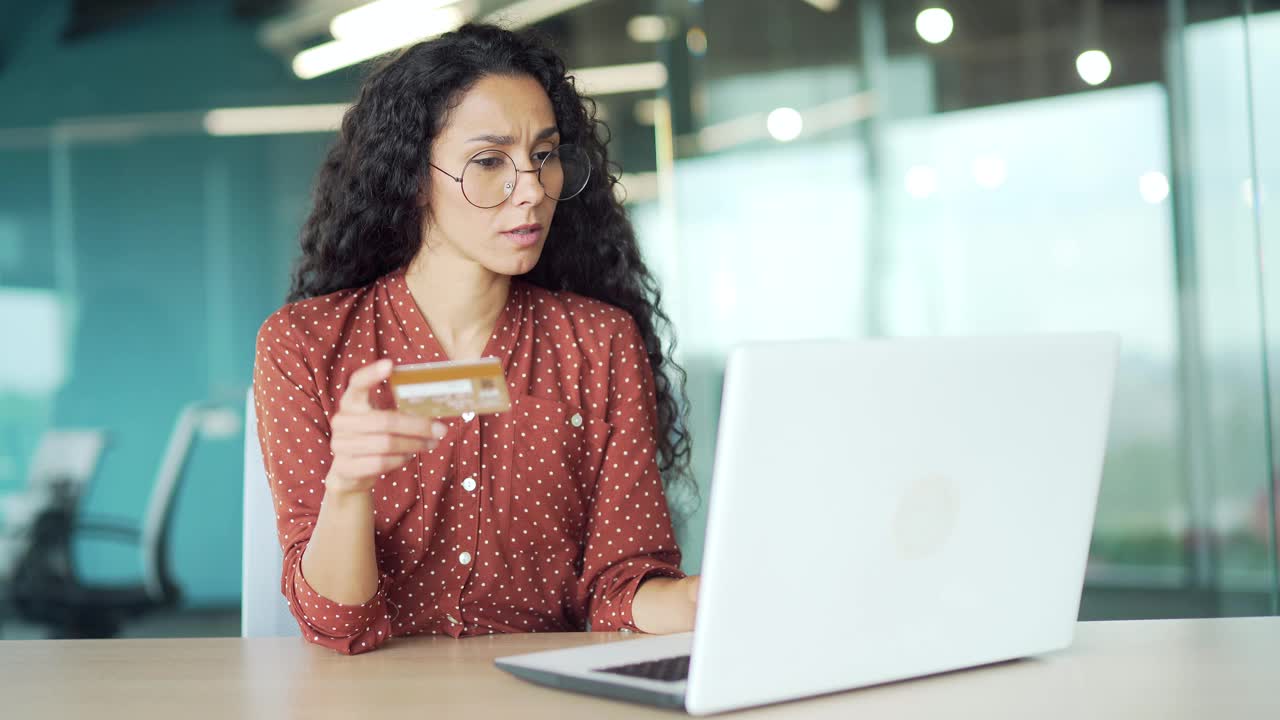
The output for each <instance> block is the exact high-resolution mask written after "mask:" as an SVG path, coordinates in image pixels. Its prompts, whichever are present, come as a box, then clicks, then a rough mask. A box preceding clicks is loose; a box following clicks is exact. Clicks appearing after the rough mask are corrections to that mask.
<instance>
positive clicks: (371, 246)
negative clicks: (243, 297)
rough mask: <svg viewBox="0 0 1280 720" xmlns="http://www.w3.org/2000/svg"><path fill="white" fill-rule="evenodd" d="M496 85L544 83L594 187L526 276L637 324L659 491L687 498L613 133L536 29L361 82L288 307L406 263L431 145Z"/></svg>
mask: <svg viewBox="0 0 1280 720" xmlns="http://www.w3.org/2000/svg"><path fill="white" fill-rule="evenodd" d="M492 75H508V76H510V75H527V76H530V77H532V78H534V79H535V80H537V81H538V82H539V83H541V85H542V87H543V88H544V89H545V90H546V91H547V95H548V96H549V97H550V99H551V105H552V107H553V109H554V111H555V116H556V122H557V125H558V127H559V130H560V135H561V138H562V142H565V143H573V144H575V145H578V146H580V147H583V148H585V149H586V150H587V152H588V154H589V156H590V157H591V159H592V167H591V177H592V178H599V179H601V181H596V180H593V181H592V182H591V183H589V184H588V185H587V187H586V189H585V190H584V191H583V192H582V193H581V194H580V195H579V196H577V197H576V198H574V199H573V200H571V201H569V202H565V203H562V204H561V205H560V206H559V207H557V208H556V214H555V222H553V223H552V225H551V230H550V232H549V234H548V237H547V241H546V244H545V248H544V250H543V252H542V256H541V258H540V259H539V260H538V264H537V265H536V266H535V267H534V268H533V270H531V271H530V272H529V273H527V274H526V275H524V276H523V279H524V280H526V281H528V282H530V283H533V284H535V285H539V286H541V287H544V288H546V289H548V290H552V291H560V290H565V291H570V292H574V293H578V294H580V295H585V296H587V297H591V298H595V299H597V300H601V301H604V302H606V303H609V304H610V305H614V306H616V307H619V308H621V309H623V310H625V311H627V312H628V313H630V314H631V317H633V318H635V321H636V324H637V325H638V326H639V328H640V333H641V335H643V337H644V343H645V350H646V352H647V353H648V356H649V365H650V367H651V368H652V369H653V376H654V380H655V383H656V391H657V397H658V428H657V431H658V464H659V468H660V470H661V472H662V476H663V484H664V487H665V488H666V489H667V490H668V491H670V490H672V489H680V490H685V491H687V490H691V489H692V490H693V494H694V495H695V496H696V494H697V493H696V486H695V485H693V483H692V482H691V480H692V478H691V477H690V473H689V460H690V442H689V431H688V422H687V417H688V416H687V406H688V404H687V401H686V395H685V381H686V374H685V372H684V370H683V369H682V368H680V366H679V365H677V364H676V363H675V362H674V361H673V360H672V359H671V355H670V352H671V348H668V349H667V350H665V351H664V349H663V344H662V340H661V338H660V337H659V332H660V331H666V332H667V333H668V335H669V336H670V337H672V347H674V335H671V334H670V330H671V322H670V319H669V318H668V317H667V315H666V314H665V313H664V312H663V310H662V306H661V296H662V294H661V292H660V290H659V288H658V284H657V282H656V280H655V279H654V277H653V275H652V274H651V273H650V272H649V269H648V268H647V267H646V266H645V264H644V261H643V260H642V259H641V256H640V248H639V246H638V244H637V242H636V236H635V231H634V229H633V228H632V226H631V222H630V220H629V219H628V217H627V214H626V211H625V210H624V209H623V207H622V204H621V202H619V200H618V199H617V197H616V196H615V195H614V185H616V184H617V182H618V178H617V175H616V174H615V172H614V170H615V169H616V168H615V166H614V165H613V164H612V163H610V161H609V159H608V153H607V151H606V146H607V145H608V142H609V130H608V127H607V126H606V125H605V124H604V123H603V122H602V121H600V120H597V119H596V104H595V102H594V101H593V100H591V99H590V98H585V97H583V96H582V95H580V94H579V93H578V90H577V89H576V88H575V86H574V79H573V77H572V76H570V75H567V74H566V71H565V65H564V62H563V61H562V60H561V59H560V57H559V56H558V55H557V54H556V52H555V51H554V50H553V49H552V48H551V47H550V44H549V43H548V42H547V41H546V40H544V39H543V38H542V37H541V36H539V35H538V34H536V33H534V32H532V31H520V32H515V31H511V30H507V29H504V28H500V27H496V26H493V25H480V24H468V25H464V26H463V27H461V28H459V29H458V30H456V31H454V32H450V33H447V34H445V35H442V36H440V37H438V38H435V39H433V40H429V41H426V42H421V43H418V44H416V45H413V46H411V47H409V48H406V49H405V50H403V51H401V52H399V53H398V54H396V55H394V56H392V57H390V58H389V59H388V60H386V61H385V62H383V63H382V64H380V65H379V66H378V67H376V68H375V69H374V70H373V71H372V72H371V73H370V74H369V76H368V77H367V78H366V80H365V82H364V85H363V86H362V87H361V89H360V93H359V97H358V98H357V99H356V102H355V104H353V105H352V107H351V108H350V109H349V110H348V111H347V113H346V115H345V116H344V117H343V120H342V128H341V131H340V134H339V137H338V139H337V141H336V142H335V144H334V146H333V148H332V149H331V150H330V151H329V155H328V157H327V158H326V160H325V162H324V165H323V166H322V167H321V169H320V172H319V177H318V179H317V181H316V188H315V205H314V207H313V208H312V210H311V214H310V216H309V217H308V218H307V221H306V223H305V225H304V226H303V228H302V242H301V244H302V257H301V259H300V260H299V261H298V264H297V266H296V267H295V269H294V273H293V282H292V286H291V288H290V290H289V301H290V302H293V301H296V300H300V299H304V298H310V297H315V296H317V295H325V294H328V293H331V292H335V291H338V290H345V289H348V288H356V287H364V286H366V285H368V284H370V283H372V282H373V281H375V280H377V279H378V278H380V277H382V276H383V275H386V274H387V273H389V272H392V271H394V270H397V269H399V268H402V267H405V266H407V265H408V264H409V262H410V261H411V260H412V259H413V257H414V256H415V255H416V254H417V253H418V250H419V248H420V246H421V244H422V237H421V228H422V220H423V217H422V213H423V211H422V209H421V207H420V206H419V198H420V195H421V191H422V188H424V187H426V183H428V182H429V179H430V175H429V173H428V171H427V168H428V167H429V165H428V163H429V162H430V160H431V157H430V150H431V145H432V141H433V140H434V139H435V137H436V136H437V134H439V133H440V132H441V130H442V129H443V126H444V124H445V122H446V119H447V117H448V114H449V110H450V109H451V108H452V107H453V106H454V105H456V103H457V102H458V100H459V99H460V97H461V96H462V95H463V94H465V93H466V92H467V91H468V90H469V89H470V88H471V87H472V86H473V85H474V84H475V83H476V82H477V81H479V80H480V79H481V78H484V77H486V76H492ZM676 486H678V488H677V487H676ZM669 494H670V493H669Z"/></svg>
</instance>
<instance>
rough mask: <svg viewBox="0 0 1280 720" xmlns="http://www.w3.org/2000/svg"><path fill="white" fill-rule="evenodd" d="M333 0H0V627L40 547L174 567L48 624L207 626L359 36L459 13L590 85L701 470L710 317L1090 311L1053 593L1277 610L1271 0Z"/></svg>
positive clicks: (892, 322)
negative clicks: (1078, 568) (1101, 393)
mask: <svg viewBox="0 0 1280 720" xmlns="http://www.w3.org/2000/svg"><path fill="white" fill-rule="evenodd" d="M362 5H364V3H362V2H359V1H357V0H293V1H290V0H186V1H182V0H54V1H51V2H41V3H35V2H19V1H18V0H0V509H2V510H3V511H4V513H3V515H0V523H4V525H2V526H0V539H2V544H0V555H2V557H0V571H3V573H4V579H3V580H0V586H3V588H4V593H5V596H6V597H7V598H9V599H10V600H11V601H10V602H7V603H5V604H4V607H5V608H6V609H5V611H4V612H3V615H2V616H0V637H39V636H43V635H47V634H50V633H53V634H58V633H61V634H67V633H68V632H69V631H68V628H67V626H66V622H65V621H63V622H62V624H61V626H60V625H59V621H58V620H57V619H56V618H54V619H50V618H49V617H47V615H49V613H48V612H46V613H45V615H46V617H34V618H33V617H31V608H30V607H29V606H30V605H31V603H33V602H38V601H39V598H35V599H33V598H32V597H30V596H26V597H23V593H22V587H21V583H22V582H41V583H47V582H55V583H56V582H64V581H65V577H69V576H71V575H74V577H75V578H77V580H76V586H75V587H78V588H80V589H79V590H68V592H82V591H83V592H87V593H89V594H90V595H92V594H93V593H94V592H98V593H107V594H109V592H115V593H117V595H118V597H116V598H115V599H116V600H119V601H120V602H124V603H128V602H130V601H138V598H139V597H142V598H143V599H145V598H155V597H166V598H178V600H177V602H176V605H175V606H174V607H173V608H171V609H163V610H156V611H154V612H142V611H141V610H146V608H142V609H141V610H140V612H139V613H138V615H137V617H136V619H135V620H132V621H129V622H126V623H123V624H122V625H121V626H119V627H112V628H93V627H81V628H78V629H75V628H73V629H72V630H71V632H77V631H78V632H85V633H89V634H92V633H94V632H95V631H109V632H110V633H116V632H118V633H121V634H124V635H135V636H136V635H202V634H236V633H237V632H238V629H239V628H238V622H239V615H238V607H239V604H240V598H241V576H240V572H241V562H240V557H241V556H240V539H241V532H242V517H241V515H242V511H241V497H242V495H241V489H242V458H243V454H242V453H243V449H244V447H243V444H244V443H243V420H244V418H243V412H244V397H245V392H246V390H247V388H248V384H249V382H250V375H251V367H252V362H253V342H254V335H255V332H256V330H257V328H258V325H259V324H260V322H261V321H262V320H263V319H264V318H265V317H266V316H267V315H268V314H269V313H270V312H272V311H273V310H274V309H276V308H277V307H278V306H279V305H280V304H281V303H282V301H283V296H284V293H285V290H286V286H287V282H288V274H289V269H290V264H291V262H292V260H293V258H294V256H295V253H296V247H297V241H296V238H297V230H298V227H299V225H300V223H301V221H302V219H303V217H304V215H305V213H306V212H307V209H308V201H309V192H310V187H311V182H312V179H313V176H314V173H315V171H316V169H317V168H318V166H319V163H320V161H321V158H322V155H323V153H324V151H325V149H326V148H327V146H328V144H329V143H330V142H331V140H332V138H333V134H332V129H333V128H334V127H335V126H336V124H337V121H338V118H339V117H340V114H341V112H342V110H343V106H344V104H345V103H347V102H349V101H350V99H351V98H352V97H353V95H354V92H355V89H356V87H357V86H358V83H359V80H360V77H361V61H362V60H363V59H364V58H366V57H368V56H370V55H372V54H376V53H378V52H383V51H389V50H393V49H394V48H395V47H396V46H398V45H403V44H406V43H408V42H411V41H412V40H414V39H416V38H417V37H419V36H422V35H427V34H430V33H432V32H436V31H439V30H440V29H444V28H447V27H451V26H453V25H456V24H457V23H458V22H460V21H461V20H463V19H467V18H484V19H495V18H500V19H503V20H505V21H506V22H507V23H508V24H512V25H524V24H532V25H536V26H537V27H539V28H542V29H543V30H545V31H546V32H548V33H549V34H550V35H551V36H552V37H553V38H554V39H555V40H556V42H557V43H558V45H559V47H560V48H561V49H562V51H563V53H564V55H565V56H566V58H567V60H568V62H569V64H570V66H571V67H573V68H575V69H578V70H579V71H580V72H579V77H580V78H582V82H583V83H584V84H585V85H586V87H587V88H588V89H589V90H591V91H592V92H594V93H595V94H596V97H597V99H598V100H599V102H600V108H601V114H602V115H603V116H604V117H605V118H606V119H607V121H608V122H609V124H610V126H611V128H612V130H613V137H614V141H613V145H612V148H613V153H614V157H615V159H616V160H617V161H618V163H619V164H620V165H621V168H622V171H623V185H624V186H625V190H626V198H627V202H628V204H629V207H630V210H631V213H632V217H633V219H634V221H635V222H636V224H637V227H638V229H639V231H640V234H641V237H642V240H643V243H644V245H645V248H646V250H647V253H648V258H649V260H650V262H651V264H652V265H653V267H654V268H655V269H656V270H657V272H658V273H659V275H660V277H661V280H662V282H663V286H664V288H665V292H666V302H667V307H668V309H669V311H670V313H671V315H672V317H673V319H674V321H675V325H676V329H677V332H678V334H679V342H680V345H679V359H680V360H681V361H682V362H683V364H684V365H685V367H686V368H687V369H688V371H689V396H690V401H691V410H692V416H693V431H694V434H695V466H696V471H697V477H698V480H699V482H700V483H701V484H702V485H703V486H704V487H705V485H706V483H707V481H708V479H709V476H710V466H711V457H712V453H713V450H714V445H713V443H714V436H715V425H716V416H717V413H718V409H719V408H718V397H719V386H720V379H721V372H722V368H723V363H724V357H725V353H726V351H727V349H728V348H729V347H730V346H731V345H733V344H734V343H736V342H738V341H741V340H745V339H760V338H807V337H832V336H840V337H861V336H882V335H883V336H910V335H932V334H991V333H1022V332H1040V331H1062V330H1109V331H1115V332H1118V333H1120V334H1121V335H1122V336H1123V340H1124V350H1123V357H1122V361H1121V367H1120V373H1119V385H1118V389H1117V396H1116V401H1115V409H1114V414H1113V423H1112V428H1111V434H1110V445H1109V451H1108V455H1107V461H1106V468H1105V473H1104V478H1103V483H1102V492H1101V498H1100V501H1099V506H1098V516H1097V523H1096V529H1095V533H1094V541H1093V547H1092V550H1091V558H1090V565H1089V571H1088V579H1087V583H1086V589H1085V594H1084V600H1083V603H1082V608H1081V616H1082V617H1083V618H1085V619H1098V618H1142V617H1174V616H1180V617H1191V616H1218V615H1252V614H1270V613H1276V612H1278V609H1277V608H1278V605H1277V602H1278V595H1280V585H1278V584H1277V552H1276V549H1277V543H1276V527H1275V526H1276V506H1277V502H1276V487H1275V485H1276V480H1275V477H1276V476H1275V462H1276V454H1275V451H1274V447H1273V446H1274V445H1275V442H1276V438H1277V435H1276V433H1277V427H1276V424H1277V423H1276V417H1275V413H1274V410H1273V401H1274V400H1275V399H1276V398H1277V397H1278V395H1277V387H1276V386H1277V385H1280V373H1278V372H1277V370H1278V368H1280V365H1277V364H1276V354H1277V353H1276V350H1277V349H1278V347H1277V344H1276V338H1277V337H1278V336H1280V273H1277V270H1276V268H1275V266H1274V264H1273V265H1270V266H1268V265H1266V264H1264V258H1265V257H1266V256H1267V254H1268V253H1269V252H1270V253H1274V252H1280V204H1278V203H1280V92H1277V91H1278V90H1280V81H1277V79H1276V76H1275V72H1276V68H1280V2H1278V1H1277V0H1252V1H1248V0H938V1H937V2H930V1H927V0H920V1H917V0H701V1H697V0H595V1H594V2H592V1H586V0H522V1H520V2H510V1H503V0H460V1H456V2H439V1H435V2H429V1H428V0H414V2H409V3H405V2H398V3H397V2H394V1H392V0H388V1H386V2H383V3H374V4H373V5H371V6H368V7H367V8H366V9H365V10H363V11H361V12H359V13H355V14H349V15H345V16H344V15H343V13H346V12H347V11H350V10H353V9H356V8H358V7H360V6H362ZM406 12H407V13H408V14H407V15H405V14H403V13H406ZM335 17H339V18H341V17H345V18H346V20H340V21H339V22H336V23H335V22H334V18H335ZM353 18H354V19H353ZM335 36H336V38H337V39H335ZM779 451H780V452H785V448H779ZM1053 461H1054V460H1053V458H1045V462H1046V463H1052V462H1053ZM779 482H781V483H794V484H797V485H799V484H801V483H803V478H780V479H779ZM704 494H705V493H704ZM674 502H675V503H676V504H677V505H679V506H681V507H684V508H685V509H686V512H685V514H684V515H683V516H682V520H681V523H680V528H679V533H680V536H681V538H682V542H683V545H684V547H685V550H686V565H687V569H688V570H690V571H691V572H694V571H697V570H698V568H699V566H700V563H701V540H702V531H703V528H704V522H705V504H703V505H702V506H699V505H694V504H689V502H688V499H687V498H676V499H674ZM51 508H52V510H51ZM1045 511H1046V512H1052V508H1046V509H1045ZM33 538H35V540H34V542H35V544H36V547H37V554H40V553H43V560H41V561H40V562H38V563H36V567H37V569H36V570H32V556H33V553H32V551H31V549H30V548H31V545H32V542H33ZM1009 541H1010V542H1017V541H1018V539H1017V538H1009ZM42 543H43V545H42ZM155 547H160V548H161V549H162V553H161V554H162V556H163V558H162V559H167V566H166V565H163V564H157V562H156V557H157V556H156V554H155V552H154V551H152V552H150V554H148V553H149V550H148V548H155ZM24 560H25V563H26V564H25V565H24ZM24 567H25V568H26V570H25V572H26V573H27V574H26V575H25V576H23V575H22V572H23V568H24ZM68 568H70V569H68ZM157 568H159V570H157ZM59 572H61V573H62V574H63V579H62V580H59V579H57V578H56V577H53V576H54V575H58V573H59ZM33 573H34V574H33ZM86 587H87V588H88V589H87V590H85V588H86ZM103 587H107V588H114V589H112V590H110V591H109V592H108V591H107V590H103V589H102V588H103ZM138 587H141V588H143V589H144V590H146V592H145V593H143V595H141V596H138V595H137V593H136V590H137V588H138ZM94 588H98V589H97V590H95V589H94ZM130 588H133V589H132V590H131V589H130ZM175 591H176V592H175ZM130 592H133V593H134V594H133V595H130ZM14 598H17V599H18V601H17V602H13V601H12V600H13V599H14ZM108 599H110V598H108ZM93 602H94V597H76V598H75V602H74V603H69V604H70V605H76V604H77V603H79V605H76V606H86V604H87V605H88V606H91V605H92V604H93ZM24 606H25V609H24ZM64 611H65V612H74V608H71V609H70V610H67V609H65V608H64ZM51 612H52V611H51ZM36 614H37V615H39V613H36ZM54 614H55V615H56V613H54ZM59 628H60V629H59Z"/></svg>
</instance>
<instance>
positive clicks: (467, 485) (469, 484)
mask: <svg viewBox="0 0 1280 720" xmlns="http://www.w3.org/2000/svg"><path fill="white" fill-rule="evenodd" d="M462 489H463V490H466V491H467V492H471V491H472V490H475V489H476V480H475V478H467V479H466V480H463V481H462Z"/></svg>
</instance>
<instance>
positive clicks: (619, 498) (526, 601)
mask: <svg viewBox="0 0 1280 720" xmlns="http://www.w3.org/2000/svg"><path fill="white" fill-rule="evenodd" d="M599 130H600V128H599V126H598V124H597V122H596V121H595V119H594V117H593V116H592V113H590V112H589V111H588V109H587V107H586V101H584V99H583V98H582V97H581V96H580V95H579V94H578V93H577V91H576V90H575V89H574V86H573V84H572V82H571V80H570V79H569V78H567V77H566V75H565V69H564V63H563V62H562V61H561V60H560V59H559V58H558V57H557V56H556V55H555V53H554V52H552V51H551V50H550V49H548V48H547V47H545V46H544V45H542V44H540V43H539V41H537V40H536V39H534V38H533V37H531V36H529V35H526V34H517V33H513V32H509V31H506V30H503V29H500V28H496V27H492V26H481V25H468V26H466V27H463V28H461V29H459V30H458V31H456V32H453V33H449V34H447V35H444V36H442V37H440V38H438V39H435V40H432V41H429V42H425V43H421V44H418V45H415V46H413V47H411V48H409V49H407V50H405V51H404V52H403V53H401V54H400V55H399V56H397V57H396V58H395V59H394V60H392V61H391V62H389V63H388V64H386V65H384V66H383V67H381V68H380V69H378V70H376V71H375V72H374V73H373V74H372V75H371V76H370V77H369V78H368V79H367V81H366V82H365V84H364V87H363V88H362V90H361V91H360V95H359V98H358V100H357V101H356V103H355V104H354V106H353V107H352V108H351V110H350V111H348V113H347V115H346V117H345V118H344V120H343V123H342V130H341V135H340V137H339V139H338V141H337V143H336V145H335V146H334V148H333V150H332V151H331V152H330V154H329V157H328V159H327V160H326V162H325V164H324V166H323V168H322V169H321V171H320V177H319V181H318V187H317V191H316V200H315V207H314V209H313V210H312V213H311V216H310V218H309V219H308V220H307V223H306V225H305V227H304V228H303V231H302V259H301V261H300V263H299V265H298V267H297V269H296V272H295V275H294V278H293V287H292V291H291V293H290V298H289V300H290V304H289V305H286V306H285V307H284V308H282V309H280V310H279V311H277V312H276V313H275V314H273V315H272V316H271V317H270V318H268V319H267V321H266V322H265V323H264V324H263V326H262V329H261V331H260V332H259V335H258V343H257V358H256V364H255V371H254V392H255V403H256V406H257V412H258V422H259V437H260V438H261V442H262V451H263V455H264V459H265V462H266V467H267V472H268V475H269V477H270V482H271V490H272V493H273V497H274V501H275V504H276V514H277V519H278V525H279V527H278V529H279V533H280V540H281V544H282V546H283V550H284V576H283V578H282V589H283V592H284V594H285V596H286V597H287V598H288V601H289V606H290V608H291V610H292V612H293V614H294V616H295V617H296V618H297V620H298V623H299V626H300V627H301V628H302V631H303V634H304V635H305V636H306V637H307V639H308V640H310V641H312V642H315V643H318V644H321V645H324V646H326V647H330V648H333V649H335V650H338V651H340V652H343V653H359V652H366V651H369V650H373V649H375V648H377V647H379V646H380V645H381V644H382V643H384V642H386V641H387V640H388V639H389V638H391V637H394V636H399V635H410V634H424V633H426V634H432V633H443V634H448V635H451V636H453V637H464V636H471V635H479V634H489V633H497V632H539V631H543V632H545V631H562V630H582V629H585V628H587V627H588V626H589V627H590V629H592V630H621V631H633V630H638V631H642V632H649V633H669V632H680V631H686V630H690V629H692V627H693V617H694V608H695V603H696V597H697V578H696V577H686V576H685V575H684V574H683V573H682V572H681V571H680V569H679V563H680V550H679V548H678V547H677V546H676V543H675V539H674V536H673V534H672V530H671V520H670V516H669V514H668V509H667V504H666V500H665V496H664V492H663V490H664V487H663V481H662V477H663V475H664V474H665V475H666V476H667V477H668V479H676V480H679V479H684V480H685V481H687V467H688V457H689V448H688V437H687V435H686V433H685V431H684V430H683V428H682V427H681V425H680V424H679V421H680V419H681V418H680V413H679V411H678V409H677V408H678V407H679V404H678V398H677V397H676V393H677V392H680V391H681V389H680V386H679V385H676V384H672V383H671V382H669V381H668V379H667V375H668V373H669V372H676V373H678V374H679V375H680V376H681V377H682V374H681V373H680V372H679V369H678V368H676V367H675V366H674V365H672V364H671V362H670V360H669V358H668V356H667V355H665V354H664V352H663V349H662V346H661V343H660V341H659V339H658V335H657V331H656V329H655V325H656V324H658V323H660V322H666V317H665V315H663V313H662V311H661V310H660V308H659V303H658V292H657V290H656V288H655V285H654V281H653V278H652V277H651V276H650V274H649V272H648V271H647V269H646V268H645V266H644V264H643V263H642V261H641V258H640V254H639V251H638V249H637V244H636V240H635V235H634V232H633V231H632V228H631V226H630V224H629V222H628V220H627V217H626V215H625V213H624V211H623V208H622V207H621V205H620V204H619V203H618V201H617V200H616V198H615V196H614V194H613V187H612V185H613V183H614V182H615V180H614V178H612V177H610V176H609V175H608V160H607V155H606V152H605V143H606V140H605V139H601V135H602V134H603V133H601V132H599ZM553 220H554V224H553ZM482 356H492V357H498V358H500V359H501V361H502V365H503V369H504V372H505V374H506V378H507V383H508V387H509V390H510V392H511V396H512V408H511V410H510V411H509V412H506V413H500V414H495V415H489V416H481V417H473V416H463V417H461V418H446V419H440V420H438V421H436V422H431V421H428V420H425V419H422V418H418V417H414V416H411V415H408V414H405V413H399V412H396V411H395V409H394V401H393V399H392V397H391V394H390V390H389V386H388V385H387V383H386V380H387V378H388V377H389V375H390V372H391V369H392V367H393V366H394V365H400V364H409V363H420V362H432V361H439V360H448V359H453V360H464V359H475V358H479V357H482Z"/></svg>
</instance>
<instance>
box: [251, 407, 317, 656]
mask: <svg viewBox="0 0 1280 720" xmlns="http://www.w3.org/2000/svg"><path fill="white" fill-rule="evenodd" d="M241 553H242V560H243V571H242V572H243V575H242V576H241V582H242V586H241V597H240V636H241V637H290V636H300V635H301V634H302V633H301V631H300V630H299V629H298V622H297V621H296V620H294V618H293V615H292V613H290V612H289V606H288V604H287V603H286V602H285V599H284V596H283V595H281V593H280V575H281V569H282V566H283V560H282V557H281V551H280V540H279V539H278V538H277V536H276V513H275V506H274V504H273V502H272V500H271V488H270V486H269V485H268V481H267V470H266V467H265V466H264V465H263V463H262V447H261V446H260V445H259V444H258V418H257V413H256V412H255V411H254V407H253V388H252V387H251V388H249V397H248V399H247V400H246V401H245V412H244V545H243V547H242V548H241Z"/></svg>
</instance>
